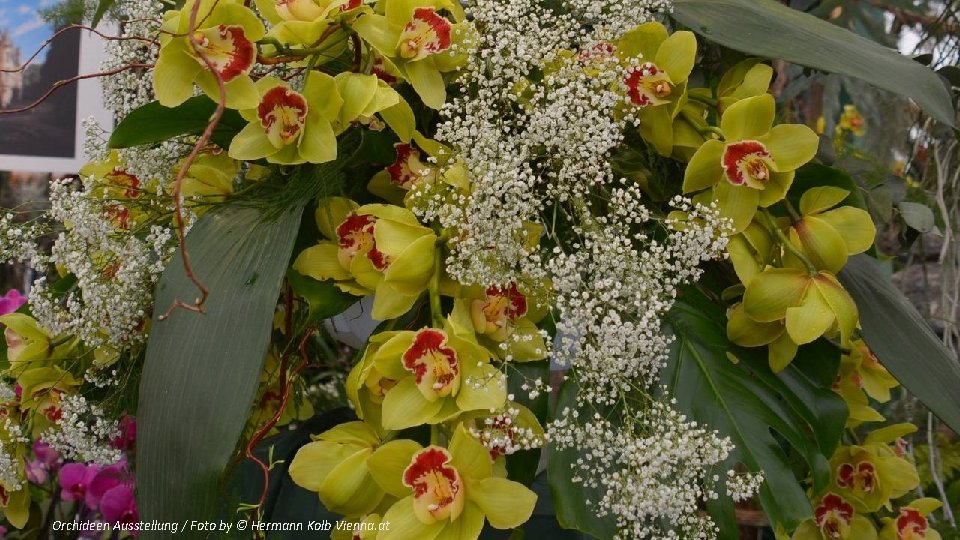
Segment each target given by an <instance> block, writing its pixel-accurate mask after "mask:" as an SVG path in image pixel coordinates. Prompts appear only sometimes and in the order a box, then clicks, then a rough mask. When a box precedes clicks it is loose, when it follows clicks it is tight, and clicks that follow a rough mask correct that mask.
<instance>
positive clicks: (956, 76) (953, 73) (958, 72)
mask: <svg viewBox="0 0 960 540" xmlns="http://www.w3.org/2000/svg"><path fill="white" fill-rule="evenodd" d="M937 73H938V74H940V76H942V77H944V78H945V79H947V81H949V82H950V86H953V87H956V88H960V66H944V67H942V68H940V69H938V70H937Z"/></svg>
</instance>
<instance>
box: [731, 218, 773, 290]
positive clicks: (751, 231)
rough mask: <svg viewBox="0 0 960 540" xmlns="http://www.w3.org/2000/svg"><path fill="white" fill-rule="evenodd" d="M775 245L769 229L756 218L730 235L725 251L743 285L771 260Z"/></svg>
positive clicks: (746, 284)
mask: <svg viewBox="0 0 960 540" xmlns="http://www.w3.org/2000/svg"><path fill="white" fill-rule="evenodd" d="M775 245H776V243H775V242H774V239H773V235H771V233H770V230H769V229H767V228H766V227H765V226H764V225H762V224H760V223H758V222H757V221H756V220H754V221H752V222H751V223H750V225H748V226H747V228H746V229H744V230H743V232H741V233H740V234H736V235H733V236H731V237H730V241H729V243H728V244H727V253H729V254H730V262H731V263H733V270H734V271H735V272H736V273H737V277H738V278H740V282H741V283H743V285H744V286H748V285H750V281H751V280H753V278H754V277H755V276H756V275H757V274H759V273H760V272H763V270H764V269H765V268H766V267H767V266H768V265H770V263H772V262H773V255H774V246H775Z"/></svg>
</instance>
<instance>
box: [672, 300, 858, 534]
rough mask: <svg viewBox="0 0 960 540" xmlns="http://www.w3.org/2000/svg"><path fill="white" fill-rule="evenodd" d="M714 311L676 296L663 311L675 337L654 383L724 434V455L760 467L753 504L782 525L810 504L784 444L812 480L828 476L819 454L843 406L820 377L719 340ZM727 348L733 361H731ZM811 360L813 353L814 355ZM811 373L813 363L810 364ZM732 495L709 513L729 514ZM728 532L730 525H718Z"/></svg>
mask: <svg viewBox="0 0 960 540" xmlns="http://www.w3.org/2000/svg"><path fill="white" fill-rule="evenodd" d="M722 321H723V316H722V313H719V309H717V308H715V307H714V308H713V309H711V308H710V307H709V306H705V305H700V304H698V305H696V306H694V305H692V304H690V303H688V302H687V301H680V302H678V303H677V304H676V305H675V306H674V308H673V309H672V310H671V311H670V313H669V314H668V315H667V324H668V326H669V328H670V329H671V330H672V331H673V334H674V336H675V337H676V340H675V342H674V345H673V348H672V350H671V354H670V359H669V360H668V362H667V367H666V368H665V369H664V371H663V373H662V374H661V375H662V378H661V381H662V382H663V383H664V384H666V385H668V387H669V389H670V394H671V396H672V397H674V398H676V400H677V402H676V407H677V408H678V410H680V411H681V412H683V413H684V414H686V415H687V416H688V417H689V418H691V419H692V420H695V421H697V422H698V423H700V424H701V425H705V426H708V427H709V428H711V429H715V430H717V431H718V432H719V433H720V434H721V435H723V436H727V437H730V439H731V441H732V442H733V443H734V444H735V445H736V449H735V450H734V452H733V454H732V455H731V456H730V459H731V461H734V462H740V463H743V464H744V465H745V466H746V467H747V468H748V469H749V470H751V471H761V470H762V471H763V473H764V477H765V482H764V484H763V486H762V487H761V489H760V494H759V498H760V503H761V504H762V505H763V509H764V511H765V512H766V513H767V515H768V516H769V517H770V519H771V521H772V522H773V523H775V524H780V525H782V526H784V527H785V528H786V529H788V530H790V529H792V528H794V527H796V526H797V525H798V524H799V523H800V521H802V520H804V519H806V518H808V517H809V516H810V515H811V513H812V509H811V507H810V503H809V502H808V500H807V496H806V494H805V493H804V491H803V488H802V487H801V486H800V484H799V482H798V481H797V477H796V475H795V474H794V473H793V471H792V470H791V463H790V460H789V459H788V457H787V454H786V453H785V451H786V450H787V447H785V446H783V445H787V446H788V447H790V448H792V449H793V451H794V452H796V453H797V454H798V455H799V456H800V457H802V458H803V460H804V461H806V463H807V465H808V466H809V468H810V469H811V470H812V471H813V476H814V480H815V482H814V483H815V484H819V485H821V486H823V485H825V484H826V483H827V482H828V481H829V469H828V464H827V455H828V454H829V453H830V452H832V451H833V448H834V447H835V446H836V444H837V441H838V440H839V437H840V432H841V430H842V428H843V422H844V420H845V418H846V410H845V408H844V406H843V403H842V401H841V400H840V398H839V397H838V396H836V395H835V394H833V393H832V392H831V391H830V389H829V386H827V385H822V384H821V382H822V381H821V379H822V378H823V377H820V376H817V375H815V374H813V373H803V372H802V371H801V370H800V367H799V366H791V368H788V370H785V371H784V372H782V373H780V374H777V375H775V374H773V373H772V372H770V370H769V367H767V365H766V359H765V358H763V355H762V354H761V355H759V356H760V357H759V358H754V357H753V356H754V355H756V353H757V352H758V350H742V349H735V348H733V347H732V346H731V345H730V344H729V342H728V341H727V337H726V331H725V329H724V327H723V322H722ZM730 351H733V352H735V353H736V356H737V358H739V359H740V360H741V361H740V362H739V363H738V364H735V363H733V362H732V361H731V360H730V359H729V358H728V356H727V353H728V352H730ZM815 360H816V359H815ZM819 361H821V362H825V363H827V365H826V366H823V367H822V369H825V370H828V371H829V370H831V369H832V370H833V373H834V374H835V373H836V369H837V367H838V363H839V355H838V354H834V357H833V358H831V357H830V356H827V357H824V358H820V359H819ZM813 371H814V372H815V371H817V370H816V369H814V370H813ZM732 504H733V503H732V501H729V500H727V501H721V502H719V503H714V504H712V505H711V506H712V508H711V510H712V513H713V514H714V515H715V516H716V517H717V518H718V519H720V520H724V518H725V517H726V519H729V516H730V515H731V513H732V508H731V507H732ZM724 535H725V536H723V537H724V538H736V537H737V535H736V531H735V530H733V531H724Z"/></svg>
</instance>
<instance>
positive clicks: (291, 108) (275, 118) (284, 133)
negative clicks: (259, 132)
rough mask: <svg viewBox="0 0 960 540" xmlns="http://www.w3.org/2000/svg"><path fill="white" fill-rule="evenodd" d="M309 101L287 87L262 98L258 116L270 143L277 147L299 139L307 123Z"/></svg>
mask: <svg viewBox="0 0 960 540" xmlns="http://www.w3.org/2000/svg"><path fill="white" fill-rule="evenodd" d="M307 108H308V107H307V100H306V98H304V97H303V96H302V95H300V94H299V93H297V92H295V91H293V90H291V89H289V88H287V87H286V86H282V85H281V86H275V87H273V88H271V89H270V90H267V92H266V93H265V94H264V95H263V97H261V98H260V105H259V106H257V116H258V117H259V118H260V125H261V126H263V129H264V131H265V132H266V133H267V137H268V138H269V139H270V142H271V143H272V144H273V145H274V146H277V147H280V146H284V145H288V144H290V143H292V142H294V141H295V140H297V139H298V137H299V136H300V134H301V132H302V131H303V125H304V123H305V122H306V121H307Z"/></svg>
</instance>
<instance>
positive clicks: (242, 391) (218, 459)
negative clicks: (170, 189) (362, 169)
mask: <svg viewBox="0 0 960 540" xmlns="http://www.w3.org/2000/svg"><path fill="white" fill-rule="evenodd" d="M302 213H303V204H302V203H301V204H300V205H294V206H292V207H291V208H288V210H287V211H286V212H284V213H282V214H281V215H280V216H278V217H277V218H275V219H273V220H270V221H265V220H263V219H262V211H261V210H259V209H257V208H251V207H241V206H225V207H220V208H217V209H214V210H211V211H210V212H208V213H207V214H204V215H203V216H202V217H201V218H200V220H199V221H198V222H197V224H196V225H195V226H194V227H193V229H192V230H191V231H190V234H189V236H188V237H187V248H188V249H189V251H190V254H191V259H192V263H193V264H192V266H193V270H194V272H195V273H196V275H197V276H198V278H199V279H200V280H201V281H202V282H203V283H204V284H205V285H206V286H207V287H209V289H210V297H209V298H208V300H207V302H206V304H205V310H206V313H204V314H198V313H194V312H192V311H187V310H184V309H177V310H175V311H174V312H173V313H172V314H171V316H170V317H169V319H167V320H164V321H161V320H159V319H158V316H159V315H161V314H162V313H163V312H164V310H166V309H167V308H168V307H169V306H171V305H172V304H173V302H174V300H176V299H182V300H186V301H189V300H192V299H193V298H195V297H196V295H197V289H196V287H195V286H194V284H193V283H191V282H190V280H189V279H188V278H187V276H186V274H185V271H184V268H183V263H182V262H181V258H180V256H179V254H178V255H177V256H176V257H174V258H173V259H172V260H171V261H170V263H169V265H168V266H167V269H166V270H165V271H164V274H163V277H162V278H161V280H160V284H159V286H158V289H157V301H156V308H157V311H156V313H154V317H153V321H152V326H151V332H150V340H149V342H148V344H147V352H146V361H145V365H144V370H143V378H142V380H141V385H140V398H139V399H140V405H139V416H138V418H137V422H138V431H139V437H138V448H137V491H138V502H139V506H140V512H141V514H142V515H143V516H144V519H147V520H152V519H156V520H159V521H163V522H179V523H183V522H184V520H189V519H198V520H199V519H209V518H211V517H213V516H215V515H217V512H218V511H219V510H221V508H220V506H221V505H222V504H223V501H224V499H223V496H224V494H223V493H222V490H221V489H220V481H221V473H222V471H223V469H224V467H225V466H226V465H227V462H228V461H229V459H230V458H231V456H233V454H234V448H235V446H236V444H237V440H238V438H239V437H240V433H241V431H242V430H243V427H244V424H245V423H246V419H247V415H248V413H249V411H250V403H251V402H252V400H253V398H254V394H255V392H256V389H257V384H258V380H259V376H260V371H261V369H262V365H263V359H264V356H265V354H266V352H267V347H268V345H269V342H270V334H271V329H272V324H273V314H274V310H275V307H276V303H277V298H278V295H279V292H280V285H281V283H282V281H283V275H284V272H285V271H286V269H287V262H288V261H289V259H290V253H291V251H292V249H293V242H294V238H295V235H294V234H291V233H290V232H291V231H295V230H297V226H298V225H299V221H300V218H301V215H302ZM159 537H160V536H159V535H154V534H144V535H143V537H142V538H144V539H146V540H149V539H151V538H159Z"/></svg>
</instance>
